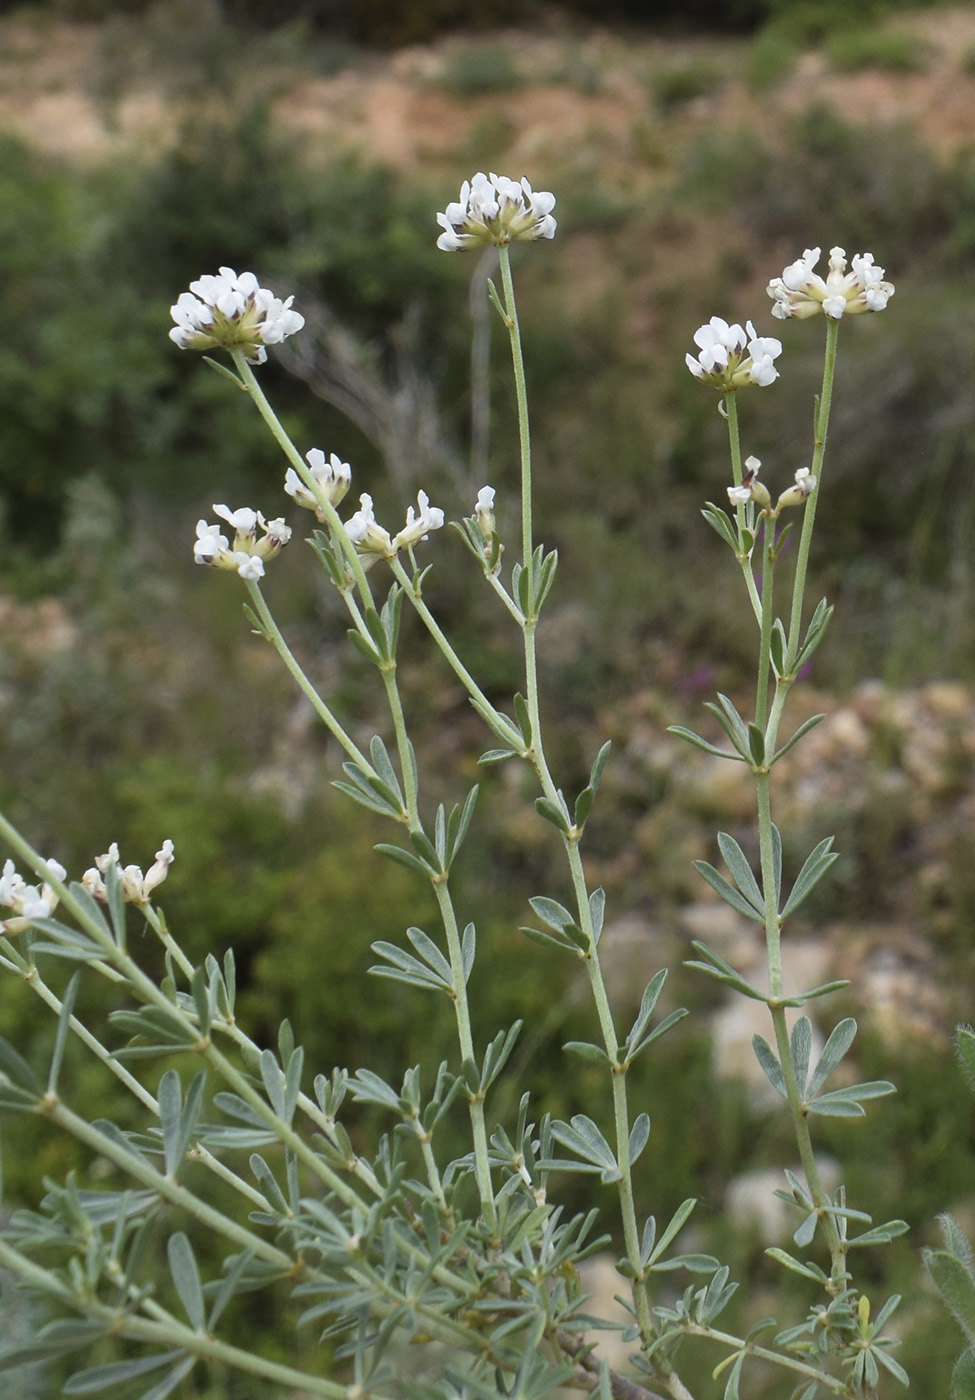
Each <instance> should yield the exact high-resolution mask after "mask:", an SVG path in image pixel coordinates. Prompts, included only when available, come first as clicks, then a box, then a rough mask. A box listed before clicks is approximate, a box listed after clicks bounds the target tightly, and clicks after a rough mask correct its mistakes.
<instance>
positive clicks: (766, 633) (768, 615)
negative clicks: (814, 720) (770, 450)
mask: <svg viewBox="0 0 975 1400" xmlns="http://www.w3.org/2000/svg"><path fill="white" fill-rule="evenodd" d="M761 520H762V597H761V637H760V640H759V644H758V684H757V687H756V692H755V723H756V725H757V726H758V728H759V729H761V730H764V729H765V720H766V716H767V714H768V681H769V662H770V659H771V641H772V592H773V580H774V568H775V521H774V520H773V519H772V517H771V516H768V515H765V514H763V515H762V517H761ZM749 572H751V571H750V570H749Z"/></svg>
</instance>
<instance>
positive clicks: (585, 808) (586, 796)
mask: <svg viewBox="0 0 975 1400" xmlns="http://www.w3.org/2000/svg"><path fill="white" fill-rule="evenodd" d="M595 796H596V794H595V793H594V792H593V790H592V788H591V787H586V788H583V789H582V791H581V792H580V794H579V796H578V797H577V798H576V801H575V808H574V810H573V813H572V820H573V824H574V825H575V827H576V828H577V829H578V830H579V831H581V830H582V828H583V827H584V826H585V824H586V818H587V817H588V816H589V813H590V812H591V811H592V804H593V799H594V798H595Z"/></svg>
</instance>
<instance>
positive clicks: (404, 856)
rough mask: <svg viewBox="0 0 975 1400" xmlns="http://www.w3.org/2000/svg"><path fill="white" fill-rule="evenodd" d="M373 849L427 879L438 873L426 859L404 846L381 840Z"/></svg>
mask: <svg viewBox="0 0 975 1400" xmlns="http://www.w3.org/2000/svg"><path fill="white" fill-rule="evenodd" d="M373 850H374V851H378V852H379V854H380V855H383V856H386V857H387V858H388V859H389V860H391V861H393V862H395V864H396V865H402V866H405V868H406V869H407V870H412V871H413V873H414V875H422V876H423V878H424V879H425V880H429V878H430V876H431V875H433V874H435V873H436V872H435V871H433V870H431V869H430V867H429V866H428V865H427V864H426V863H425V862H424V861H422V860H420V858H419V856H415V855H413V853H412V852H411V851H404V850H403V847H402V846H391V845H389V844H388V843H387V842H386V841H380V842H379V843H378V844H377V845H375V846H374V847H373Z"/></svg>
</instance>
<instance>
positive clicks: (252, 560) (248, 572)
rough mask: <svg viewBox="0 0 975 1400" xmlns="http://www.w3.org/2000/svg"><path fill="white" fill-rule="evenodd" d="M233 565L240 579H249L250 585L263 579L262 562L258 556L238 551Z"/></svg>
mask: <svg viewBox="0 0 975 1400" xmlns="http://www.w3.org/2000/svg"><path fill="white" fill-rule="evenodd" d="M234 563H235V566H236V569H237V572H238V574H239V575H240V577H241V578H243V579H249V580H250V582H251V583H256V582H257V580H258V579H259V578H263V577H264V560H263V559H262V558H261V556H260V555H259V554H245V553H244V551H243V550H238V551H237V553H236V554H235V555H234Z"/></svg>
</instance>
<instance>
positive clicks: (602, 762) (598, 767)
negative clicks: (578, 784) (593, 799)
mask: <svg viewBox="0 0 975 1400" xmlns="http://www.w3.org/2000/svg"><path fill="white" fill-rule="evenodd" d="M612 747H613V741H612V739H607V740H606V742H605V744H603V746H602V748H601V749H600V750H599V752H598V753H597V755H596V757H595V759H594V760H593V765H592V768H591V770H590V772H589V786H590V787H591V788H592V790H593V792H598V791H599V784H600V783H601V782H602V778H603V769H604V768H605V767H606V762H607V760H608V758H609V755H610V750H611V749H612Z"/></svg>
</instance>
